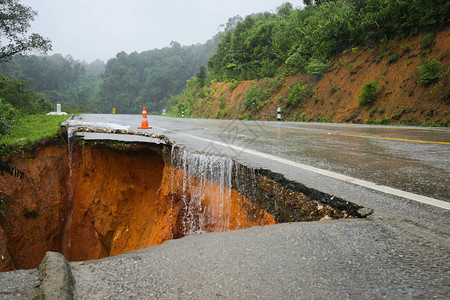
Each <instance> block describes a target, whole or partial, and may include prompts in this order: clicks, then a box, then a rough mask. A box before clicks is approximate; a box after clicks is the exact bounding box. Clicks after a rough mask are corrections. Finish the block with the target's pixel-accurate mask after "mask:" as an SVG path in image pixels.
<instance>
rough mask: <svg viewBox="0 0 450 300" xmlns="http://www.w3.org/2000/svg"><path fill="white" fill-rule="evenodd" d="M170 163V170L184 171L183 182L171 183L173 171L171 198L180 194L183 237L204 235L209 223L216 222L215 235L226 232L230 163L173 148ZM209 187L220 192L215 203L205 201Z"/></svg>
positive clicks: (180, 180)
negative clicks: (213, 186)
mask: <svg viewBox="0 0 450 300" xmlns="http://www.w3.org/2000/svg"><path fill="white" fill-rule="evenodd" d="M171 160H172V161H171V164H172V166H174V167H176V168H178V169H181V170H182V171H183V172H182V178H181V179H178V180H174V178H177V176H176V175H175V174H174V172H175V169H173V170H172V194H174V191H175V190H176V189H177V188H178V189H180V188H181V190H182V193H181V202H182V208H181V209H182V211H183V212H184V213H183V216H182V231H183V232H182V234H183V235H191V234H197V233H203V232H206V231H207V227H208V226H209V225H210V223H211V220H214V221H215V222H216V223H215V225H216V228H217V226H218V228H217V229H218V231H226V230H229V217H230V213H231V203H230V202H231V180H232V170H233V161H232V160H231V159H229V158H226V157H218V156H209V155H202V154H196V153H190V152H188V151H186V150H184V149H179V148H177V147H176V146H174V147H173V148H172V155H171ZM211 183H213V184H216V185H218V186H219V190H218V193H217V191H216V193H215V197H213V198H214V199H206V194H207V192H208V188H209V186H210V185H211ZM177 185H178V187H177ZM173 201H174V199H172V202H173ZM208 201H209V202H208Z"/></svg>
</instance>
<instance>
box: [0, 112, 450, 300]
mask: <svg viewBox="0 0 450 300" xmlns="http://www.w3.org/2000/svg"><path fill="white" fill-rule="evenodd" d="M78 119H79V120H81V121H87V122H102V123H105V122H107V123H115V124H121V125H126V126H130V130H133V131H137V130H138V129H137V127H138V126H140V125H141V116H138V115H81V116H79V117H78ZM149 125H150V126H153V129H150V130H146V131H147V132H155V133H163V134H165V135H167V136H168V137H169V138H170V139H171V140H172V141H173V142H175V143H176V144H178V145H180V146H183V147H186V148H187V149H189V150H190V151H193V152H200V153H206V154H211V155H223V156H228V157H231V158H233V159H234V160H235V161H237V162H239V163H241V164H244V165H247V166H250V167H254V168H265V169H270V170H271V171H273V172H278V173H281V174H283V175H284V176H285V177H287V178H288V179H291V180H294V181H298V182H300V183H302V184H304V185H307V186H309V187H311V188H315V189H317V190H320V191H322V192H325V193H329V194H332V195H335V196H338V197H340V198H343V199H346V200H348V201H351V202H354V203H356V204H359V205H362V206H365V207H369V208H372V209H373V210H374V213H373V214H372V215H371V216H370V217H369V218H367V219H364V220H336V221H324V222H310V223H293V224H280V225H274V226H266V227H254V228H250V229H246V230H237V231H230V232H225V233H208V234H203V235H198V236H189V237H185V238H182V239H179V240H173V241H169V242H167V243H165V244H163V245H160V246H154V247H149V248H146V249H141V250H138V251H133V252H130V253H126V254H123V255H119V256H116V257H110V258H106V259H102V260H96V261H88V262H72V263H71V266H72V271H73V275H74V277H75V282H76V286H75V293H76V297H77V298H79V299H110V298H114V299H130V298H133V299H153V298H157V299H161V298H162V299H210V298H225V299H256V298H261V299H299V298H300V299H361V298H363V299H412V298H414V299H449V298H450V276H449V275H450V262H449V261H450V260H449V258H450V239H449V237H450V230H449V228H450V210H449V208H448V204H449V201H450V199H449V198H450V185H449V171H450V160H449V158H450V131H449V130H448V129H446V128H437V129H436V128H410V127H409V128H408V127H387V126H386V127H384V126H366V125H337V124H313V123H288V122H281V123H278V122H243V121H220V120H198V119H179V118H164V117H154V116H149ZM91 138H92V137H91ZM94 138H95V137H94ZM98 138H100V139H104V138H112V139H118V140H121V139H123V137H121V136H119V135H113V136H111V135H109V136H107V135H104V134H100V135H98ZM433 201H434V202H433ZM27 276H32V275H27ZM0 282H2V276H1V275H0ZM3 282H4V281H3ZM12 289H13V288H11V290H12ZM23 289H25V288H23Z"/></svg>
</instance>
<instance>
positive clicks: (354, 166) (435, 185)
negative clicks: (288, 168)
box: [81, 115, 450, 202]
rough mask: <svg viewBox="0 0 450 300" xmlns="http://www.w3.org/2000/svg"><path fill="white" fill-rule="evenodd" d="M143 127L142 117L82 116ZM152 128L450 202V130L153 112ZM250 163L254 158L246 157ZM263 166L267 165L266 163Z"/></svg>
mask: <svg viewBox="0 0 450 300" xmlns="http://www.w3.org/2000/svg"><path fill="white" fill-rule="evenodd" d="M81 118H82V119H83V120H86V121H99V122H112V123H117V124H122V125H127V126H130V130H134V131H141V130H139V129H138V128H137V127H138V126H140V125H141V116H136V115H82V116H81ZM149 124H150V126H152V127H153V129H151V130H146V131H148V132H154V131H155V132H156V131H157V132H161V133H164V134H167V135H168V136H169V137H170V138H171V139H172V140H174V141H175V142H176V143H179V144H181V145H185V146H188V147H190V148H192V149H193V150H195V151H198V152H202V153H211V154H216V155H227V156H230V157H231V158H233V159H235V160H240V159H241V158H242V156H243V155H244V154H245V153H243V152H242V151H241V150H240V149H237V150H236V149H231V152H230V149H227V147H226V146H225V147H219V146H218V145H217V144H212V143H210V142H207V141H204V140H199V139H195V138H193V137H192V136H195V137H200V138H204V139H208V140H212V141H217V142H219V143H223V144H226V145H233V146H237V147H239V148H245V149H250V150H255V151H258V152H262V153H265V154H269V155H273V156H276V157H280V158H283V159H287V160H290V161H293V162H297V163H301V164H305V165H308V166H312V167H316V168H320V169H323V170H329V171H332V172H336V173H339V174H344V175H347V176H350V177H353V178H358V179H363V180H366V181H370V182H374V183H376V184H380V185H384V186H388V187H393V188H396V189H400V190H402V191H407V192H411V193H415V194H419V195H424V196H428V197H432V198H436V199H440V200H444V201H447V202H448V201H450V130H449V129H448V128H417V127H399V126H396V127H393V126H368V125H348V124H327V123H293V122H254V121H237V120H235V121H224V120H204V119H180V118H165V117H157V116H150V117H149ZM246 163H247V164H248V163H249V162H247V161H246ZM262 167H264V166H262Z"/></svg>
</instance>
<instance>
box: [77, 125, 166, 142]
mask: <svg viewBox="0 0 450 300" xmlns="http://www.w3.org/2000/svg"><path fill="white" fill-rule="evenodd" d="M75 132H94V133H113V134H128V135H140V136H145V137H150V138H157V139H165V138H166V136H165V135H163V134H159V133H147V132H136V131H130V130H124V129H105V128H95V127H78V128H77V130H76V131H75Z"/></svg>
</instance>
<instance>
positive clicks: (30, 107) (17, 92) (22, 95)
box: [0, 76, 51, 114]
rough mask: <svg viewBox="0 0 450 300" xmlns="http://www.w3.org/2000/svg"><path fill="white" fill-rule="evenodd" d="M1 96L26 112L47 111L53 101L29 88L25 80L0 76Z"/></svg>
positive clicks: (17, 108) (19, 109) (39, 112)
mask: <svg viewBox="0 0 450 300" xmlns="http://www.w3.org/2000/svg"><path fill="white" fill-rule="evenodd" d="M0 98H1V99H3V101H4V102H6V103H9V104H11V105H12V106H13V107H14V108H15V109H16V110H18V111H19V112H21V113H25V114H33V113H34V114H41V113H47V112H49V111H50V109H51V103H50V102H48V101H46V100H44V97H43V96H42V95H41V94H38V93H36V92H34V91H33V90H32V89H30V88H29V86H28V84H27V82H26V81H24V80H19V79H11V78H8V77H3V76H0Z"/></svg>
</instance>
